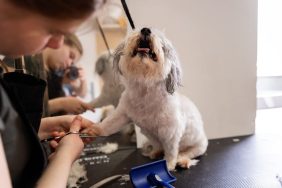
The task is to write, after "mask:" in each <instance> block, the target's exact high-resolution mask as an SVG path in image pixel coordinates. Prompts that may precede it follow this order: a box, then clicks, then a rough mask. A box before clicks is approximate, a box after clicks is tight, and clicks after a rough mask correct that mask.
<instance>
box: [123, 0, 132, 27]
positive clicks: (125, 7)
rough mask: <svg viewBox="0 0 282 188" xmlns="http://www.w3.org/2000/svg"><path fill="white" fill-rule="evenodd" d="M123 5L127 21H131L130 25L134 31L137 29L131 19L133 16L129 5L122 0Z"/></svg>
mask: <svg viewBox="0 0 282 188" xmlns="http://www.w3.org/2000/svg"><path fill="white" fill-rule="evenodd" d="M121 4H122V7H123V9H124V12H125V14H126V16H127V19H128V21H129V23H130V26H131V28H132V30H134V29H135V26H134V23H133V20H132V17H131V15H130V12H129V9H128V7H127V4H126V2H125V0H121Z"/></svg>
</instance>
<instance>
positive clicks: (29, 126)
mask: <svg viewBox="0 0 282 188" xmlns="http://www.w3.org/2000/svg"><path fill="white" fill-rule="evenodd" d="M0 83H1V86H0V92H1V96H0V97H1V98H0V105H1V106H0V107H1V109H0V115H1V119H2V121H3V123H4V126H5V130H4V131H3V132H2V133H1V137H2V140H3V145H4V150H5V154H6V158H7V161H8V167H9V170H10V174H11V178H12V183H13V187H34V186H35V183H36V182H37V181H38V179H39V177H40V176H41V174H42V172H43V170H44V168H45V167H46V165H47V156H46V153H45V151H44V149H43V147H42V145H41V144H40V141H39V139H38V136H37V131H38V128H39V125H40V119H41V114H42V100H43V93H44V89H45V87H46V83H45V82H44V81H43V82H42V80H40V79H37V78H35V77H33V76H30V75H25V74H23V73H17V72H14V73H7V74H4V76H3V78H1V79H0ZM43 88H44V89H43Z"/></svg>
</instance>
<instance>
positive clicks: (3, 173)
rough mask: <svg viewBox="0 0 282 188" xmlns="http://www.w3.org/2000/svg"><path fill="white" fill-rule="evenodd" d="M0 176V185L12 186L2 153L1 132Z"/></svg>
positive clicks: (8, 187)
mask: <svg viewBox="0 0 282 188" xmlns="http://www.w3.org/2000/svg"><path fill="white" fill-rule="evenodd" d="M0 177H1V187H7V188H11V187H12V183H11V179H10V173H9V170H8V164H7V160H6V156H5V153H4V147H3V144H2V138H1V134H0Z"/></svg>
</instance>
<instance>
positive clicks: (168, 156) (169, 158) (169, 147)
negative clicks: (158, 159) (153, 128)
mask: <svg viewBox="0 0 282 188" xmlns="http://www.w3.org/2000/svg"><path fill="white" fill-rule="evenodd" d="M179 142H180V138H178V137H176V136H173V138H171V139H165V140H163V142H162V143H163V148H164V155H165V156H164V159H165V160H166V162H167V167H168V169H169V170H174V169H175V166H176V163H177V155H178V151H179Z"/></svg>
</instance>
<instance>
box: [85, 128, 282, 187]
mask: <svg viewBox="0 0 282 188" xmlns="http://www.w3.org/2000/svg"><path fill="white" fill-rule="evenodd" d="M279 134H280V135H281V133H274V134H271V135H263V136H262V135H252V136H244V137H236V138H226V139H215V140H210V142H209V147H208V150H207V152H206V154H205V155H204V156H202V157H201V158H200V162H199V163H198V165H197V166H192V167H191V168H190V169H189V170H181V169H178V170H177V171H176V172H172V175H174V176H175V177H176V178H177V181H176V182H174V183H173V184H172V185H174V186H175V187H177V188H233V187H234V188H257V187H259V188H281V187H282V178H281V177H282V150H281V143H282V136H279ZM129 140H130V138H129V137H127V136H122V135H121V134H115V135H112V136H110V137H108V138H99V139H97V140H96V141H94V143H93V144H94V145H96V144H97V145H99V144H101V143H106V142H118V143H119V147H120V148H121V150H118V151H116V152H114V153H112V154H108V155H105V154H93V155H92V154H91V155H87V157H90V156H92V158H93V157H94V158H95V156H96V159H95V160H96V161H92V163H91V161H90V162H89V161H86V162H85V164H86V168H87V176H88V181H87V182H86V183H84V184H83V185H82V187H83V188H89V187H90V186H92V185H93V184H95V183H96V182H98V181H100V180H102V179H104V178H107V177H109V176H112V175H116V174H128V173H129V171H130V169H131V168H132V167H136V166H139V165H142V164H145V163H149V162H152V161H151V160H150V159H148V158H146V157H143V156H142V155H141V151H140V150H138V149H135V144H134V143H131V142H130V141H129ZM90 147H92V146H90ZM99 155H100V156H102V157H101V160H100V161H99V160H98V159H99V158H97V157H99ZM90 163H91V164H90ZM103 187H108V188H118V187H123V188H126V187H132V185H131V182H130V181H129V182H126V181H118V180H117V181H114V182H112V183H109V184H107V185H105V186H103Z"/></svg>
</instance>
